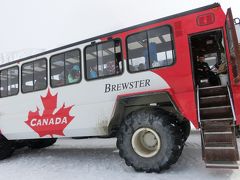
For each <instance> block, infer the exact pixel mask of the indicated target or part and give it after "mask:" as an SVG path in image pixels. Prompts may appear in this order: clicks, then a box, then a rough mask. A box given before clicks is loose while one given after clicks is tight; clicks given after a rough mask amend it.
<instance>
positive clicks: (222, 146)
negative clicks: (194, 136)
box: [205, 143, 235, 150]
mask: <svg viewBox="0 0 240 180" xmlns="http://www.w3.org/2000/svg"><path fill="white" fill-rule="evenodd" d="M205 150H235V146H233V145H229V146H225V145H219V146H218V145H217V143H216V144H215V145H214V146H210V145H207V146H205Z"/></svg>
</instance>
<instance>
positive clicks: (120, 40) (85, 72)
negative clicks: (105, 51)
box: [83, 38, 124, 81]
mask: <svg viewBox="0 0 240 180" xmlns="http://www.w3.org/2000/svg"><path fill="white" fill-rule="evenodd" d="M115 40H119V42H120V50H121V60H122V62H121V63H122V71H121V73H119V74H113V75H106V76H101V77H97V78H92V79H88V78H87V73H88V71H87V63H86V62H87V59H86V49H87V48H88V47H92V46H96V52H98V48H97V46H98V45H99V44H104V43H107V42H110V41H113V42H115ZM115 51H116V47H115V46H114V55H115ZM83 52H84V54H83V55H84V76H85V80H86V81H94V80H99V79H106V78H110V77H115V76H121V75H123V73H124V59H123V47H122V39H121V38H114V39H107V40H105V41H101V42H97V43H94V44H89V45H87V46H85V47H84V50H83ZM97 66H98V56H97ZM97 73H98V72H97Z"/></svg>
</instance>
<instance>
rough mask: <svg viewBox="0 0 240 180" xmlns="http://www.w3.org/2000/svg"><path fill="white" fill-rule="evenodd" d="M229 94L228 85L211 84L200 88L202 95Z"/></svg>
mask: <svg viewBox="0 0 240 180" xmlns="http://www.w3.org/2000/svg"><path fill="white" fill-rule="evenodd" d="M226 94H228V91H227V87H226V86H210V87H203V88H199V95H200V97H206V96H218V95H226Z"/></svg>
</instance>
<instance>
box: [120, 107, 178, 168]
mask: <svg viewBox="0 0 240 180" xmlns="http://www.w3.org/2000/svg"><path fill="white" fill-rule="evenodd" d="M173 122H175V116H172V115H170V114H169V113H168V112H166V111H164V110H162V109H159V108H144V109H141V110H138V111H134V112H132V113H130V114H129V115H128V116H127V117H126V119H125V120H124V121H122V123H121V125H120V128H119V132H118V135H117V147H118V149H119V154H120V156H121V157H122V158H123V159H125V162H126V164H127V165H128V166H132V167H133V168H134V169H135V170H136V171H144V172H157V173H158V172H160V171H162V170H165V169H169V168H170V166H171V165H172V164H174V163H175V162H176V161H177V160H178V158H179V156H180V155H181V152H182V149H183V141H182V134H181V131H180V130H179V127H178V126H177V125H176V124H174V123H173Z"/></svg>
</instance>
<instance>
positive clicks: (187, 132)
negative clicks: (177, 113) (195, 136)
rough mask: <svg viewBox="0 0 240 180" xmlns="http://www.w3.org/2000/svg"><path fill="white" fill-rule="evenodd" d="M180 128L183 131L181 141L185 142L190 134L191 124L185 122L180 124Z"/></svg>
mask: <svg viewBox="0 0 240 180" xmlns="http://www.w3.org/2000/svg"><path fill="white" fill-rule="evenodd" d="M180 126H181V129H182V131H183V140H184V142H186V140H187V139H188V137H189V135H190V132H191V124H190V122H189V121H188V120H185V121H182V122H181V124H180Z"/></svg>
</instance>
